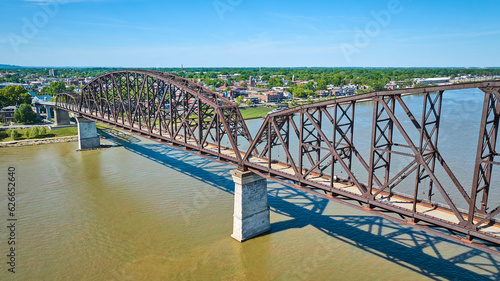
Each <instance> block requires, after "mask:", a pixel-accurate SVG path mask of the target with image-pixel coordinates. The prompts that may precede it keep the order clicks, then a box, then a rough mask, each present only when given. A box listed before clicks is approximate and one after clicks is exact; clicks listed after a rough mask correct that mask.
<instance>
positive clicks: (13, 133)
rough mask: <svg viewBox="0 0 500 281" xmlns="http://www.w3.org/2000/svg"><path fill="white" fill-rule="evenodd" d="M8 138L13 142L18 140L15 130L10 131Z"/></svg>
mask: <svg viewBox="0 0 500 281" xmlns="http://www.w3.org/2000/svg"><path fill="white" fill-rule="evenodd" d="M10 137H11V138H12V139H13V140H18V139H19V133H18V132H17V131H16V130H12V131H10Z"/></svg>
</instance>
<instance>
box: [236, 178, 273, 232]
mask: <svg viewBox="0 0 500 281" xmlns="http://www.w3.org/2000/svg"><path fill="white" fill-rule="evenodd" d="M231 175H232V176H233V181H234V184H235V188H234V216H233V234H232V235H231V237H233V238H234V239H236V240H238V241H240V242H243V241H245V240H248V239H250V238H253V237H255V236H258V235H260V234H263V233H265V232H268V231H269V230H271V223H270V220H269V206H268V205H267V179H265V178H262V177H261V176H259V175H257V174H255V173H253V172H249V171H247V172H243V171H240V170H232V171H231Z"/></svg>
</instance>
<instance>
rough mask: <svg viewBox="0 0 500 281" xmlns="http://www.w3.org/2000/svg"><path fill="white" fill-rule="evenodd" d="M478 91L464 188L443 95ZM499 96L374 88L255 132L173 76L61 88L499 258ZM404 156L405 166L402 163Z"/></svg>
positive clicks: (198, 146) (143, 127) (60, 100)
mask: <svg viewBox="0 0 500 281" xmlns="http://www.w3.org/2000/svg"><path fill="white" fill-rule="evenodd" d="M468 88H479V89H481V90H482V91H483V92H484V106H483V111H482V119H481V123H480V124H478V128H479V141H478V144H477V147H473V148H471V149H474V150H475V151H476V155H475V159H473V162H474V163H475V166H474V167H475V168H474V170H473V171H471V172H472V173H473V181H472V184H471V185H467V186H464V185H462V183H461V182H460V181H459V180H458V179H457V177H456V175H455V173H454V172H453V171H452V169H451V168H450V167H449V166H448V164H447V162H446V161H445V159H444V158H443V156H442V155H441V153H440V150H439V147H438V137H439V133H440V123H441V122H440V121H441V112H442V106H443V104H442V100H443V93H444V92H445V91H448V90H456V89H468ZM408 93H420V94H422V95H423V101H424V102H423V108H422V112H421V114H420V115H417V116H420V117H419V118H417V117H416V115H414V113H413V112H412V111H411V110H410V108H409V107H408V106H407V105H406V103H405V102H404V98H402V95H404V94H408ZM363 101H371V102H372V103H369V104H370V106H372V107H373V116H372V118H371V120H370V121H369V122H371V124H372V129H371V141H370V143H371V145H370V146H369V147H357V146H356V144H355V139H354V135H355V134H354V126H355V124H356V123H357V122H366V120H364V121H356V120H355V114H354V113H355V108H356V106H357V105H358V104H360V103H361V102H363ZM499 101H500V82H499V81H490V82H476V83H464V84H455V85H447V86H434V87H427V88H414V89H404V90H393V91H381V92H372V93H368V94H362V95H355V96H348V97H343V98H337V99H333V100H328V101H323V102H318V103H313V104H308V105H302V106H298V107H295V108H292V109H287V110H284V111H281V112H277V113H274V114H270V115H268V116H267V117H266V119H265V120H264V122H263V124H262V126H261V127H260V130H259V131H258V132H257V134H256V135H255V136H254V137H252V135H251V134H250V132H249V130H248V128H247V125H246V123H245V121H244V120H243V118H242V115H241V113H240V110H239V109H238V106H237V105H235V104H234V103H232V102H231V101H229V100H228V99H226V98H224V97H223V96H221V95H219V94H217V93H214V92H212V91H210V90H209V89H207V88H204V87H202V86H199V85H197V84H195V83H193V82H191V81H189V80H187V79H183V78H180V77H177V76H174V75H171V74H168V73H163V72H155V71H143V70H126V71H117V72H110V73H107V74H104V75H102V76H99V77H97V78H95V79H94V80H93V81H91V82H90V83H89V84H87V85H86V86H85V87H84V88H83V91H82V93H81V94H67V93H65V94H59V95H58V96H57V97H56V108H58V109H63V110H66V111H71V112H74V113H77V114H79V115H80V116H81V117H85V118H88V119H91V120H94V121H97V122H101V123H105V124H110V125H113V126H115V127H118V128H121V129H125V130H129V131H131V132H133V133H137V134H141V135H145V136H149V137H150V138H152V139H155V140H158V141H160V142H163V143H165V144H167V145H170V146H174V147H176V148H179V149H183V150H186V151H189V152H191V153H195V154H197V155H200V156H203V157H207V158H210V159H214V160H217V161H223V162H227V163H230V164H235V165H238V167H239V169H243V170H250V171H253V172H255V173H257V174H259V175H261V176H264V177H267V178H269V179H272V180H274V181H277V182H280V183H283V184H286V185H289V186H292V187H294V188H298V189H302V190H304V191H307V192H313V193H314V194H316V195H318V196H321V197H327V198H329V199H331V200H334V201H337V202H340V203H342V204H347V205H349V206H352V207H355V208H358V209H362V210H365V211H367V212H369V213H372V214H376V215H378V216H381V217H384V218H387V219H390V220H392V221H397V222H400V223H406V224H409V225H412V226H414V227H416V228H420V229H424V230H426V231H428V232H431V233H433V234H436V235H439V236H443V237H446V238H447V239H450V240H454V241H458V242H460V243H463V244H466V245H469V246H471V247H474V248H478V249H481V250H483V251H487V252H490V253H495V254H500V222H499V220H498V214H499V213H500V206H496V205H492V206H490V205H491V202H492V201H494V200H492V198H493V196H494V195H496V196H497V197H498V196H499V194H498V193H499V192H500V190H499V189H498V188H499V187H498V186H492V185H491V184H490V183H491V182H492V172H493V167H495V166H497V165H499V164H500V162H498V159H496V158H497V156H498V155H499V153H497V152H496V143H497V136H498V127H499V120H500V102H499ZM364 104H365V106H366V104H367V103H364ZM396 109H397V110H398V113H399V112H401V111H402V112H404V114H403V117H401V114H399V115H397V114H396ZM402 119H407V120H406V121H409V122H403V120H402ZM408 124H410V125H408ZM447 145H452V144H447ZM244 148H246V149H244ZM363 151H367V152H366V153H362V152H363ZM457 153H460V151H457ZM395 157H399V158H403V159H405V161H406V162H405V164H404V165H402V166H401V165H399V166H397V165H394V164H393V165H391V163H392V162H394V159H395ZM400 162H401V161H400ZM355 166H356V167H359V168H358V170H357V172H355V169H354V167H355ZM438 170H439V171H440V172H439V171H438ZM408 190H410V192H408ZM403 191H405V192H403ZM424 193H426V195H425V194H424ZM496 202H498V200H497V201H496Z"/></svg>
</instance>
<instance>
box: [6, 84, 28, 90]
mask: <svg viewBox="0 0 500 281" xmlns="http://www.w3.org/2000/svg"><path fill="white" fill-rule="evenodd" d="M7 86H23V88H24V89H25V90H33V85H30V84H22V83H2V84H0V89H5V87H7Z"/></svg>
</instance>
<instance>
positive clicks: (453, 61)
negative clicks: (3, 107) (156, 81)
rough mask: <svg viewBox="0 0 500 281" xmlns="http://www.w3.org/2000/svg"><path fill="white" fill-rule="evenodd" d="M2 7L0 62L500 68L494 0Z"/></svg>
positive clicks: (226, 0)
mask: <svg viewBox="0 0 500 281" xmlns="http://www.w3.org/2000/svg"><path fill="white" fill-rule="evenodd" d="M0 11H2V13H1V14H2V16H1V17H0V26H1V27H2V28H1V29H0V64H15V65H23V66H103V67H172V66H173V67H178V66H180V65H181V64H183V65H184V66H185V67H198V66H205V67H215V66H225V67H258V66H262V67H272V66H282V67H300V66H307V67H320V66H321V67H343V66H359V67H386V66H395V67H498V66H500V55H499V51H498V50H499V47H500V20H498V11H500V1H497V0H489V1H486V0H478V1H461V0H455V1H447V0H444V1H426V0H421V1H418V0H382V1H378V0H371V1H369V0H361V1H344V0H339V1H337V0H328V1H313V0H311V1H293V0H288V1H282V0H277V1H260V0H252V1H250V0H206V1H202V0H191V1H169V0H164V1H151V0H3V1H0Z"/></svg>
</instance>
